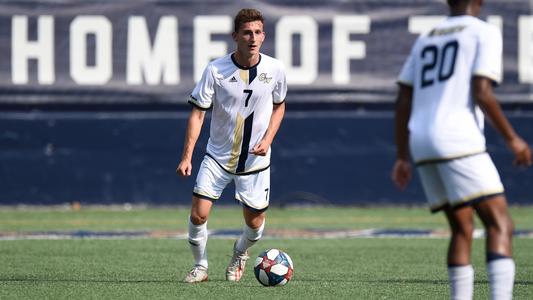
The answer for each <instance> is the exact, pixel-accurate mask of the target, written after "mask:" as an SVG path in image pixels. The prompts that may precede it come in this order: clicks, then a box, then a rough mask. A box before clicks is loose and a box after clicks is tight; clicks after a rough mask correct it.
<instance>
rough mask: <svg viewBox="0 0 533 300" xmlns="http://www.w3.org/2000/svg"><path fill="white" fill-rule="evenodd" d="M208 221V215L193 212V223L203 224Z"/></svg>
mask: <svg viewBox="0 0 533 300" xmlns="http://www.w3.org/2000/svg"><path fill="white" fill-rule="evenodd" d="M205 222H207V216H202V215H199V214H197V213H194V212H193V213H191V223H193V224H194V225H202V224H204V223H205Z"/></svg>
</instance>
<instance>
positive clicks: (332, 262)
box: [0, 207, 533, 299]
mask: <svg viewBox="0 0 533 300" xmlns="http://www.w3.org/2000/svg"><path fill="white" fill-rule="evenodd" d="M532 213H533V208H531V207H518V208H512V214H513V217H514V220H515V223H516V227H517V229H519V230H531V229H533V220H531V219H532V218H531V217H530V216H531V215H532ZM187 214H188V210H187V209H179V208H167V209H152V208H150V209H133V210H130V211H126V210H120V209H103V208H90V209H85V208H82V209H81V210H79V211H71V210H64V209H26V210H19V209H11V208H3V209H1V210H0V233H7V232H18V233H22V232H33V231H40V232H42V231H74V230H93V231H134V230H185V229H186V221H187ZM268 214H269V215H268V221H267V222H268V223H267V227H268V228H271V229H286V228H300V229H310V228H319V229H365V228H404V229H408V228H410V229H437V230H439V229H442V230H445V229H446V228H447V225H446V223H445V220H444V218H443V217H442V215H430V214H429V213H428V212H427V211H426V210H425V209H422V208H414V209H407V208H399V207H395V208H289V209H271V210H269V213H268ZM241 220H242V217H241V214H240V210H237V209H235V208H215V210H214V211H213V213H212V215H211V218H210V221H209V228H210V229H239V228H241V226H242V225H241V224H242V221H241ZM232 244H233V240H230V239H220V238H217V239H210V241H209V243H208V251H209V262H210V273H209V274H210V281H209V282H206V283H202V284H196V285H187V284H183V283H181V282H180V280H181V279H182V277H183V276H184V275H185V273H186V272H187V271H188V269H189V268H190V266H191V263H192V257H191V254H190V252H189V247H188V243H187V241H186V240H180V239H168V238H165V239H157V238H148V239H72V240H2V241H0V299H305V298H306V299H365V298H368V299H430V298H432V299H447V298H448V285H447V275H446V265H445V253H446V246H447V239H445V238H437V239H435V238H401V237H400V238H351V239H272V238H265V239H264V240H262V241H260V242H259V243H258V244H257V245H255V246H254V248H252V251H251V252H252V253H251V254H252V260H253V258H254V256H255V255H257V254H258V253H259V252H260V251H261V250H264V249H267V248H274V247H275V248H281V249H283V250H285V251H286V252H287V253H288V254H289V255H290V256H291V257H292V260H293V262H294V265H295V273H294V277H293V280H292V281H291V282H289V284H288V285H287V286H284V287H275V288H265V287H263V286H261V285H260V284H259V283H258V282H257V281H256V280H255V278H254V276H253V273H252V263H249V264H248V266H247V273H246V274H245V276H244V278H243V280H242V281H241V282H239V283H230V282H226V281H224V270H225V267H226V264H227V263H228V261H229V258H230V254H231V248H232ZM483 244H484V240H483V239H476V240H475V244H474V255H473V257H474V260H473V264H474V267H475V270H476V275H475V278H476V280H475V298H476V299H488V283H487V277H486V274H485V264H484V254H483V252H484V251H483ZM514 249H515V260H516V263H517V274H516V285H515V293H514V296H515V299H533V239H531V238H517V239H515V241H514Z"/></svg>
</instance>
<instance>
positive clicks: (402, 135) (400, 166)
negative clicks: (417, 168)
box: [392, 83, 413, 189]
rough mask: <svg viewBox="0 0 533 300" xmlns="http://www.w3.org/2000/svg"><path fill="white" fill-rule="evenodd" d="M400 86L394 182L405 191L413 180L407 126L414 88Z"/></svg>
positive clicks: (393, 172)
mask: <svg viewBox="0 0 533 300" xmlns="http://www.w3.org/2000/svg"><path fill="white" fill-rule="evenodd" d="M398 86H399V89H398V96H397V98H396V111H395V139H396V162H395V163H394V166H393V168H392V181H393V182H394V183H395V184H396V186H397V187H398V188H400V189H404V188H405V187H406V186H407V184H408V183H409V181H410V180H411V163H410V161H409V157H410V155H409V129H408V128H407V125H408V123H409V118H410V117H411V105H412V99H413V87H411V86H409V85H406V84H403V83H400V84H399V85H398Z"/></svg>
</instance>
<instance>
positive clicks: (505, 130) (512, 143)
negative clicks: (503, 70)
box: [472, 76, 532, 167]
mask: <svg viewBox="0 0 533 300" xmlns="http://www.w3.org/2000/svg"><path fill="white" fill-rule="evenodd" d="M472 85H473V97H474V100H475V101H476V103H477V104H478V105H479V107H480V108H481V109H482V110H483V112H484V113H485V116H486V117H487V119H488V120H489V121H490V123H491V124H492V126H493V127H494V128H495V129H496V130H497V131H498V132H499V133H500V134H501V135H502V137H503V138H504V139H505V142H506V143H507V146H508V147H509V149H510V150H511V151H512V152H513V154H514V156H515V160H514V164H515V165H517V166H526V167H528V166H531V163H532V159H531V149H530V148H529V145H528V144H527V143H526V142H525V141H524V140H523V139H522V138H521V137H520V136H519V135H518V134H517V133H516V132H515V131H514V129H513V127H512V125H511V124H510V123H509V121H508V120H507V118H506V117H505V115H504V114H503V111H502V109H501V107H500V104H499V103H498V101H497V100H496V97H495V96H494V93H493V92H492V81H491V80H490V79H489V78H486V77H482V76H474V78H473V79H472Z"/></svg>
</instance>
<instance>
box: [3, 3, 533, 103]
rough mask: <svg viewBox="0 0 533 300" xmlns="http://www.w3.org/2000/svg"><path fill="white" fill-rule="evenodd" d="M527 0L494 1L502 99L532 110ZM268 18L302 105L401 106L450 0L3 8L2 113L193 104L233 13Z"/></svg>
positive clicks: (489, 13)
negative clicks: (402, 84) (403, 73)
mask: <svg viewBox="0 0 533 300" xmlns="http://www.w3.org/2000/svg"><path fill="white" fill-rule="evenodd" d="M532 6H533V5H532V2H531V1H530V0H493V1H486V2H485V7H484V9H483V10H482V12H483V15H482V16H481V18H482V19H485V20H487V21H488V22H490V23H492V24H494V25H495V26H497V27H499V28H500V29H501V31H502V33H503V39H504V66H503V68H504V82H503V84H501V86H500V87H499V88H498V89H497V93H498V96H499V98H500V100H501V101H502V102H533V8H532ZM243 7H253V8H257V9H259V10H260V11H262V13H263V14H264V16H265V21H266V24H265V31H266V34H267V39H266V41H265V43H264V45H263V48H262V51H263V52H264V53H265V54H269V55H271V56H275V57H277V58H279V59H280V60H282V61H283V62H284V63H285V65H286V68H287V76H288V78H287V79H288V83H289V85H290V94H289V97H290V100H291V101H294V102H302V103H306V102H392V101H393V95H394V93H395V90H396V86H395V80H396V77H397V74H398V73H399V71H400V68H401V66H402V64H403V61H404V60H405V58H406V56H407V55H408V52H409V49H410V47H411V45H412V44H413V42H414V41H415V39H416V37H417V35H418V34H420V33H422V32H424V31H427V30H429V29H430V28H431V26H432V25H433V24H435V22H438V21H439V20H441V19H442V18H445V17H446V14H447V6H446V2H445V1H443V0H440V1H437V0H429V1H426V0H425V1H420V0H401V1H399V0H382V1H375V0H353V1H344V0H332V1H312V0H309V1H303V0H298V1H294V0H277V1H245V0H241V1H225V0H222V1H213V0H204V1H195V0H167V1H148V0H146V1H140V0H132V1H122V0H113V1H96V0H87V1H78V0H64V1H52V0H49V1H46V0H42V1H2V2H1V3H0V11H2V14H1V15H0V53H1V54H2V55H1V56H0V89H1V92H0V104H29V105H35V104H46V103H55V104H63V103H67V104H79V103H84V104H92V103H96V104H101V103H104V104H105V103H113V104H121V103H124V104H135V103H149V104H159V103H163V104H178V103H183V104H185V103H186V101H187V98H188V95H189V93H190V92H191V90H192V88H193V86H194V83H195V82H196V81H197V80H198V79H199V78H200V76H201V73H202V70H203V68H204V67H205V66H206V64H207V63H208V62H209V61H210V60H212V59H213V58H216V57H220V56H222V55H224V54H226V53H227V52H229V51H232V50H233V49H234V44H233V41H232V39H231V32H232V31H233V16H234V15H235V14H236V12H237V11H238V10H239V9H241V8H243Z"/></svg>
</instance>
